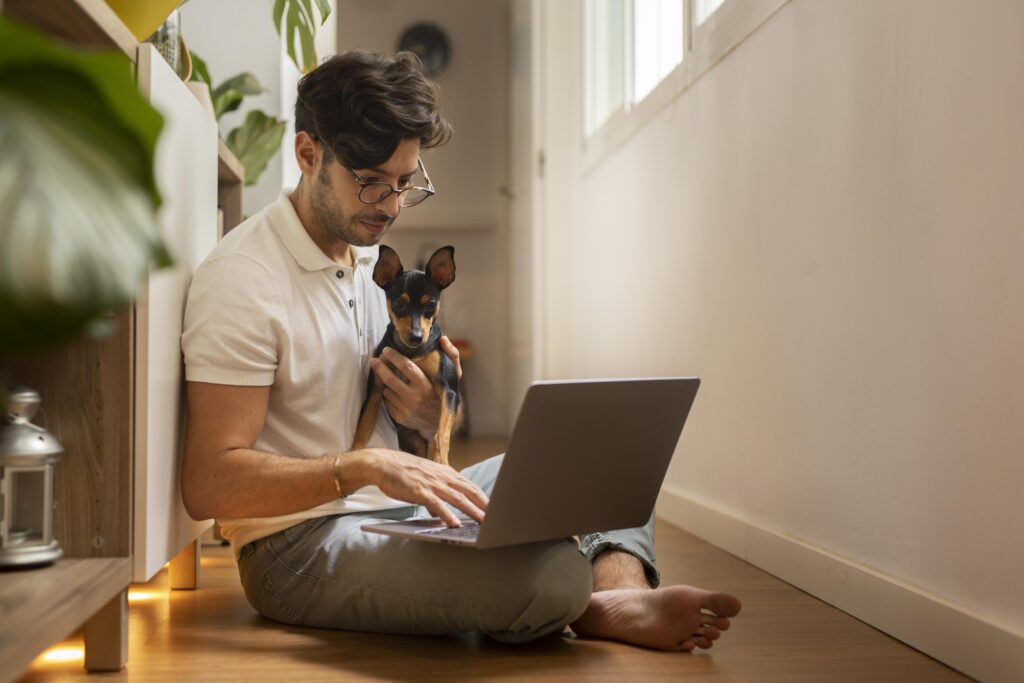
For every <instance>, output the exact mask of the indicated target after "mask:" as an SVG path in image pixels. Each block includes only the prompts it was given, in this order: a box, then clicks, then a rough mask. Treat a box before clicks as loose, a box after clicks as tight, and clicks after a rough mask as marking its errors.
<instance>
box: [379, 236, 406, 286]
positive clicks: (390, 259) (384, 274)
mask: <svg viewBox="0 0 1024 683" xmlns="http://www.w3.org/2000/svg"><path fill="white" fill-rule="evenodd" d="M404 272H405V269H403V268H402V259H400V258H398V254H397V253H396V252H395V250H394V249H392V248H391V247H387V246H384V245H383V244H382V245H380V255H379V256H378V257H377V265H375V266H374V267H373V281H374V282H376V283H377V286H378V287H380V288H381V289H387V287H388V285H390V284H391V283H392V282H394V281H395V280H396V279H397V278H398V276H399V275H401V274H402V273H404Z"/></svg>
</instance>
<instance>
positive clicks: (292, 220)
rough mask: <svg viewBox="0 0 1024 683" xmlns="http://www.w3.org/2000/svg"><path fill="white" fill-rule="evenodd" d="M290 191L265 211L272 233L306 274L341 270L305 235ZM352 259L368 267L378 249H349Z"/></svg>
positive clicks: (375, 258) (286, 190)
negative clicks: (328, 269) (330, 269)
mask: <svg viewBox="0 0 1024 683" xmlns="http://www.w3.org/2000/svg"><path fill="white" fill-rule="evenodd" d="M290 194H291V190H288V189H285V190H284V191H283V192H281V196H280V197H278V198H277V201H276V202H274V203H273V204H271V205H270V206H269V207H268V208H267V211H268V214H269V216H270V224H271V225H272V226H273V228H274V232H276V233H277V236H278V237H280V238H281V241H282V242H284V246H285V247H286V248H287V249H288V251H289V252H290V253H291V255H292V257H293V258H294V259H295V260H296V261H297V262H298V264H299V265H300V266H302V267H303V268H305V269H306V270H308V271H316V270H323V269H325V268H340V267H342V266H339V265H338V264H337V263H335V262H334V261H333V260H332V259H331V258H329V257H328V256H327V254H325V253H324V252H323V251H321V249H320V247H318V246H317V245H316V242H314V241H313V238H312V237H310V236H309V233H308V232H306V228H305V227H303V225H302V221H301V220H299V215H298V214H297V213H295V207H294V206H292V202H291V199H289V195H290ZM351 249H352V259H353V261H354V262H355V264H356V265H357V266H360V265H362V266H368V265H370V264H372V263H374V262H375V261H376V260H377V254H378V253H379V251H380V248H379V247H377V246H372V247H356V246H353V247H351Z"/></svg>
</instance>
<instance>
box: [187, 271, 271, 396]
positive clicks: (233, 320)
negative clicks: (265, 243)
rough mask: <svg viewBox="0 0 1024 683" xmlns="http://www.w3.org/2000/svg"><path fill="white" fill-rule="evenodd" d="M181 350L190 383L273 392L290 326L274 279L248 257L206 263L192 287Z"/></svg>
mask: <svg viewBox="0 0 1024 683" xmlns="http://www.w3.org/2000/svg"><path fill="white" fill-rule="evenodd" d="M182 330H183V332H182V335H181V349H182V353H183V354H184V356H185V379H187V380H188V381H190V382H210V383H212V384H232V385H236V386H269V385H271V384H273V383H274V374H275V372H276V371H277V364H278V358H279V355H280V349H281V348H282V346H283V341H284V340H283V335H284V334H285V333H286V330H287V325H286V324H285V319H284V306H283V305H282V303H281V294H280V290H279V289H278V286H277V283H276V282H275V281H274V278H273V276H272V275H271V273H270V272H269V271H268V270H267V269H266V268H265V267H264V266H263V265H261V264H260V263H258V262H257V261H255V260H253V259H252V258H250V257H248V256H243V255H240V254H228V255H225V256H222V257H220V258H218V259H216V260H213V261H206V262H204V263H203V264H202V265H200V266H199V268H198V269H197V270H196V272H195V274H194V275H193V276H192V283H191V285H190V286H189V291H188V301H187V303H186V305H185V320H184V324H183V326H182Z"/></svg>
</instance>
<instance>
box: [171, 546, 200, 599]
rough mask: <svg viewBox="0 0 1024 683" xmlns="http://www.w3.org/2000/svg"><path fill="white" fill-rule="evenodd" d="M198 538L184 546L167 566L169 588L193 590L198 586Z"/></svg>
mask: <svg viewBox="0 0 1024 683" xmlns="http://www.w3.org/2000/svg"><path fill="white" fill-rule="evenodd" d="M199 548H200V545H199V539H198V538H197V539H196V540H194V541H192V542H191V543H189V544H188V545H187V546H185V547H184V548H183V549H182V551H181V552H180V553H178V554H177V555H175V556H174V559H173V560H171V564H170V567H168V570H167V575H168V578H169V579H170V584H171V590H175V591H177V590H189V591H192V590H195V589H196V587H198V586H199Z"/></svg>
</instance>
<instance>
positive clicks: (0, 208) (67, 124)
mask: <svg viewBox="0 0 1024 683" xmlns="http://www.w3.org/2000/svg"><path fill="white" fill-rule="evenodd" d="M0 45H3V46H4V47H3V50H0V331H2V332H0V351H28V350H35V349H39V348H42V347H45V346H49V345H52V344H55V343H58V342H62V341H66V340H69V339H72V338H74V337H77V336H79V335H80V334H82V333H83V332H89V333H92V334H94V335H99V334H101V333H102V331H104V330H109V319H110V318H109V313H111V312H113V311H115V310H117V309H119V308H122V307H124V306H126V305H128V304H129V303H131V302H132V301H133V300H134V299H135V297H136V294H137V291H138V287H139V285H140V284H141V283H142V281H143V279H144V278H145V277H146V275H147V273H148V272H149V270H150V269H151V268H152V267H154V266H156V267H160V266H166V265H169V264H170V263H171V259H170V256H169V254H168V252H167V249H166V247H165V246H164V244H163V241H162V239H161V236H160V228H159V226H158V224H157V222H156V215H155V214H156V209H157V207H158V206H159V204H160V195H159V192H158V191H157V186H156V180H155V178H154V175H153V151H154V147H155V144H156V140H157V137H158V136H159V134H160V130H161V128H162V127H163V119H162V117H161V116H160V114H159V113H157V112H156V110H155V109H153V108H152V107H151V106H150V105H149V103H148V102H146V101H145V100H144V99H143V98H142V96H141V95H140V94H139V90H138V86H137V85H136V83H135V79H134V77H133V73H132V65H131V63H130V62H129V61H128V59H127V58H126V57H125V56H124V55H120V54H116V53H112V52H102V53H93V52H79V51H76V50H73V49H69V48H66V47H62V46H59V45H58V44H56V43H54V42H53V41H51V40H50V39H48V38H46V37H44V36H42V35H40V34H39V33H36V32H35V31H33V30H31V29H29V28H27V27H25V26H22V25H20V24H17V23H15V22H12V21H10V20H7V19H4V18H2V17H0Z"/></svg>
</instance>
